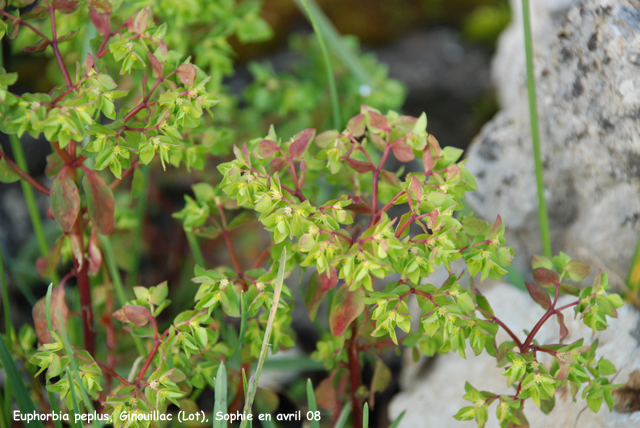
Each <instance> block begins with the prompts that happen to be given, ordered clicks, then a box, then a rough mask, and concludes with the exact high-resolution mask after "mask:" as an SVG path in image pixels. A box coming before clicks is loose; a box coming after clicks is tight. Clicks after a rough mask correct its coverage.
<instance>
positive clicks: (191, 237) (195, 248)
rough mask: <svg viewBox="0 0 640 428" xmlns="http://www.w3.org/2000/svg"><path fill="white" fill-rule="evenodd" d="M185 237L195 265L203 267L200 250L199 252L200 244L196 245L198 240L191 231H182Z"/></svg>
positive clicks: (202, 257)
mask: <svg viewBox="0 0 640 428" xmlns="http://www.w3.org/2000/svg"><path fill="white" fill-rule="evenodd" d="M184 233H185V234H186V235H187V241H188V242H189V248H191V253H192V254H193V258H194V260H195V262H196V264H197V265H199V266H201V267H205V266H206V265H205V263H204V256H203V255H202V250H200V244H199V243H198V238H197V237H196V235H194V234H193V232H191V231H186V230H185V231H184Z"/></svg>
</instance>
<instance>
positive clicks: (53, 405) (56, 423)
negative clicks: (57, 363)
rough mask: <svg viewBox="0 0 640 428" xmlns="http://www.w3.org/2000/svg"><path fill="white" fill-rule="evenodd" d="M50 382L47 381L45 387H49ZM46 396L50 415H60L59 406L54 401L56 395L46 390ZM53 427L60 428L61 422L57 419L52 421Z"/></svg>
mask: <svg viewBox="0 0 640 428" xmlns="http://www.w3.org/2000/svg"><path fill="white" fill-rule="evenodd" d="M49 384H50V382H49V380H47V385H49ZM47 396H48V397H49V406H50V407H51V413H52V414H54V415H55V414H60V406H58V401H57V400H56V395H55V394H54V393H53V392H51V391H49V390H47ZM53 426H54V427H55V428H62V422H60V420H59V419H54V421H53Z"/></svg>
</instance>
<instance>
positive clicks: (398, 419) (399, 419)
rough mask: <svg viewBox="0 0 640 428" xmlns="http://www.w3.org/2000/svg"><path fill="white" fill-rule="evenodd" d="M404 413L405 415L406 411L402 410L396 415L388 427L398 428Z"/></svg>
mask: <svg viewBox="0 0 640 428" xmlns="http://www.w3.org/2000/svg"><path fill="white" fill-rule="evenodd" d="M405 413H407V411H406V410H403V411H402V413H400V414H399V415H398V417H397V418H396V420H395V421H393V423H392V424H391V425H390V426H389V428H398V427H399V426H400V422H401V421H402V418H404V414H405Z"/></svg>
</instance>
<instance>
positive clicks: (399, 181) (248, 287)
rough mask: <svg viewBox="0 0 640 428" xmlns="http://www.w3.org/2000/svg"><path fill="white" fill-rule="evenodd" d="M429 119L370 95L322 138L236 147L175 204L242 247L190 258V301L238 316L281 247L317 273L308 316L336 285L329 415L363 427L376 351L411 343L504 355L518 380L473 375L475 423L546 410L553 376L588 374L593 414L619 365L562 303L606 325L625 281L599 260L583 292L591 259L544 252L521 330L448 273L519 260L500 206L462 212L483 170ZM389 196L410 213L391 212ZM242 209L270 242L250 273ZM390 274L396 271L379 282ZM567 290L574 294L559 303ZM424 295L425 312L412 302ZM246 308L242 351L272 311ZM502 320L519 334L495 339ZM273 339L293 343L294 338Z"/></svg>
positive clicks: (303, 135) (499, 268)
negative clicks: (471, 167)
mask: <svg viewBox="0 0 640 428" xmlns="http://www.w3.org/2000/svg"><path fill="white" fill-rule="evenodd" d="M426 125H427V121H426V116H425V115H424V114H423V115H422V116H421V117H420V118H415V117H409V116H403V115H399V114H397V113H395V112H392V111H391V112H389V113H387V114H386V115H383V114H381V113H380V112H379V111H378V110H376V109H374V108H371V107H368V106H363V107H362V111H361V113H360V114H359V115H357V116H355V117H353V118H352V119H351V120H349V122H348V125H347V127H346V129H345V130H344V131H342V132H338V131H335V130H334V131H326V132H322V133H320V134H319V135H317V136H316V135H315V130H313V129H307V130H304V131H301V132H300V133H298V134H296V135H295V136H294V137H293V138H292V139H291V140H289V141H281V140H280V139H278V137H277V135H276V133H275V131H274V130H273V129H271V130H270V132H269V134H268V135H267V136H266V137H265V138H264V139H256V140H253V141H250V142H248V143H246V144H243V146H242V148H237V147H234V153H235V157H236V159H235V160H233V161H231V162H228V163H225V164H222V165H220V166H219V167H218V169H219V170H220V172H221V173H222V175H223V179H222V181H221V183H220V184H219V185H218V186H217V187H216V188H214V187H212V186H211V185H208V184H205V183H200V184H197V185H196V186H194V193H195V199H192V198H190V197H187V205H186V207H185V208H184V209H183V210H182V211H180V212H179V213H177V214H176V217H178V218H181V219H182V220H183V222H184V225H185V228H186V229H187V230H190V231H194V232H195V233H199V234H201V235H202V236H206V237H209V238H213V237H216V236H218V235H222V236H223V237H224V239H225V241H226V243H227V245H228V246H229V252H230V254H231V257H232V260H233V265H234V267H233V269H232V268H226V267H221V268H218V269H215V270H209V271H204V270H203V269H202V268H200V267H197V268H196V275H197V277H196V278H195V279H194V281H195V282H198V283H202V284H203V285H201V287H200V290H199V291H198V295H197V296H196V301H197V302H198V303H197V306H196V309H200V308H209V309H208V310H209V312H210V310H211V308H213V307H216V306H218V305H220V307H221V308H222V310H223V311H224V312H225V313H226V314H227V315H228V316H231V317H238V316H239V314H240V310H239V308H240V306H241V304H240V302H241V299H242V298H243V297H242V296H243V295H244V298H247V301H248V302H251V305H252V308H253V305H256V306H257V305H260V304H261V302H264V301H267V302H268V301H269V299H270V295H269V292H270V290H271V287H272V284H273V279H274V274H273V272H266V271H264V270H263V269H258V268H259V267H260V266H261V264H262V263H263V262H264V259H266V258H268V257H269V254H271V255H272V256H273V257H274V259H277V257H278V256H279V254H280V252H281V251H282V248H283V247H286V249H287V254H288V255H289V259H288V262H287V270H291V269H292V268H294V267H297V266H300V267H301V268H311V270H312V271H313V273H312V275H311V278H310V279H309V282H308V284H307V286H306V289H305V295H304V300H305V302H306V306H307V310H308V312H309V316H310V318H311V319H312V320H313V319H314V318H315V317H316V314H317V310H318V306H319V305H320V303H321V302H322V301H323V300H324V299H325V297H327V296H331V297H330V298H329V300H330V302H329V304H330V315H329V319H328V325H329V328H328V331H326V332H325V333H324V335H323V338H322V340H321V341H320V342H319V343H318V345H317V351H316V352H315V353H314V355H313V356H314V358H316V359H318V360H321V361H322V362H323V363H324V365H325V367H326V369H327V370H328V371H329V376H328V378H327V379H326V380H325V381H323V382H322V383H321V384H320V385H319V387H318V388H317V390H316V393H317V394H318V395H319V399H320V401H321V402H323V403H324V404H325V405H326V406H327V407H329V408H332V409H333V413H332V419H333V420H334V421H335V420H336V418H337V417H338V412H339V411H340V406H337V405H336V402H337V403H338V404H339V403H343V402H348V401H350V402H351V403H352V409H353V412H354V419H353V426H354V427H360V426H362V423H363V422H362V415H363V413H362V409H363V400H367V397H368V402H369V403H370V405H373V399H374V394H375V393H376V392H378V391H381V390H384V389H385V388H386V384H387V383H388V381H389V370H388V369H387V368H386V367H385V365H384V363H383V361H382V355H383V354H384V352H385V351H386V350H388V349H389V348H396V347H398V346H399V345H400V344H401V345H402V346H404V347H407V348H413V350H414V355H417V354H418V353H422V354H424V355H427V356H432V355H434V354H435V353H447V352H449V351H454V352H458V353H459V354H460V355H461V356H462V357H465V352H466V349H467V346H470V347H471V349H472V350H473V352H474V353H475V354H476V355H478V354H480V353H482V352H483V351H486V352H487V353H488V354H489V355H491V356H494V357H495V358H496V359H497V362H498V365H499V366H504V365H505V364H509V366H508V368H507V369H506V370H505V376H506V377H507V386H510V387H513V388H515V390H512V391H511V392H505V391H508V390H505V391H503V392H502V393H501V394H500V393H493V392H486V391H478V390H476V389H474V388H473V387H472V386H471V385H469V384H467V387H466V389H467V394H466V395H465V398H466V399H468V400H470V401H472V402H473V405H472V406H470V407H465V408H463V409H462V410H461V411H460V412H459V413H458V414H457V415H456V418H458V419H462V420H471V419H475V420H476V421H477V423H478V425H479V426H484V424H485V423H486V421H487V412H488V410H487V408H488V406H489V405H490V404H492V403H498V406H497V417H498V419H499V421H500V423H501V426H504V427H506V426H510V424H521V423H523V422H524V415H523V413H522V409H523V406H524V403H525V401H526V400H527V399H529V398H531V399H532V400H533V401H534V403H535V404H536V405H538V406H540V407H541V408H542V409H543V410H544V411H550V410H551V408H552V407H553V403H554V401H553V397H554V394H555V391H556V389H557V388H558V387H559V386H561V385H565V384H567V383H569V384H570V386H571V391H572V393H573V395H574V396H575V395H576V394H578V393H579V392H580V390H581V389H582V387H583V386H584V389H582V396H583V397H586V399H587V403H588V405H589V407H590V408H591V409H592V410H593V411H597V410H598V409H599V407H600V405H601V403H602V401H603V399H604V400H605V401H606V402H607V405H608V406H609V408H611V406H612V405H613V401H612V396H611V390H612V388H613V386H612V385H610V384H609V381H608V379H607V378H606V376H608V375H611V374H613V373H615V368H614V367H613V365H612V364H611V363H610V362H609V361H607V360H604V359H600V360H597V361H596V359H595V350H596V347H597V342H595V343H594V344H592V345H586V344H584V343H583V340H579V341H577V342H574V343H571V344H565V343H563V341H564V339H565V338H566V336H567V334H568V330H567V328H566V326H565V324H564V315H563V311H565V310H568V309H570V308H573V309H574V311H575V313H576V315H580V316H581V317H582V319H583V320H584V322H585V324H586V325H588V326H589V327H591V328H592V329H593V330H594V332H595V331H596V330H602V329H604V328H606V326H607V323H606V317H607V316H608V317H615V316H616V308H619V307H620V306H621V305H622V301H621V300H620V298H619V296H618V295H616V294H609V295H606V294H605V290H607V289H608V288H609V285H608V283H607V275H606V274H603V273H601V272H599V273H598V275H597V276H596V280H595V283H594V285H593V286H592V287H586V288H583V289H582V290H581V289H579V288H578V287H576V286H574V285H570V284H567V283H565V281H566V280H571V281H574V282H579V281H581V280H583V279H584V278H585V277H586V276H587V275H588V274H589V272H590V268H589V267H588V266H587V265H585V264H584V263H582V262H579V261H574V260H571V259H570V258H569V256H567V255H566V254H563V253H561V254H560V255H559V256H558V257H555V258H554V259H553V260H550V259H548V258H545V257H542V256H537V257H534V258H533V269H534V277H535V279H536V283H527V288H528V290H529V292H530V294H531V296H532V297H533V299H534V300H535V301H536V302H537V303H538V304H540V305H541V306H542V307H543V308H544V309H546V313H545V314H544V316H542V318H541V319H540V321H539V322H538V323H537V324H536V325H534V326H531V330H530V332H529V333H528V334H527V335H526V337H524V338H521V337H519V335H518V334H516V333H515V332H513V331H512V330H510V329H509V327H508V326H506V325H505V324H504V323H503V322H502V321H501V320H500V319H498V318H497V317H495V316H494V313H493V310H492V308H491V306H490V305H489V302H488V301H487V300H486V298H485V297H484V296H483V295H482V294H481V293H480V292H479V291H478V289H477V288H476V287H475V286H474V283H473V280H470V281H468V283H469V285H468V286H465V285H464V284H463V282H462V281H463V279H464V276H465V272H464V271H463V272H461V273H454V272H453V271H452V266H451V263H452V262H455V261H458V260H461V261H463V262H464V263H465V264H466V268H467V271H468V273H469V275H470V277H471V278H473V277H475V276H476V275H477V274H480V280H481V281H483V280H485V279H486V278H491V279H500V278H501V277H502V275H503V274H504V273H505V272H506V271H505V270H504V267H506V266H508V265H509V264H510V263H511V259H512V250H511V248H509V247H505V246H504V242H505V241H504V237H503V233H504V229H505V227H504V224H503V222H502V220H501V218H500V217H498V218H497V219H496V220H495V221H494V222H493V223H492V224H488V223H486V222H485V221H483V220H480V219H478V218H476V217H474V216H472V215H468V214H467V215H465V214H462V209H463V206H462V198H463V196H464V194H465V192H467V191H471V190H475V189H476V184H475V181H474V178H473V177H472V176H471V174H470V173H469V172H468V171H467V170H466V169H465V166H464V164H465V161H464V160H463V161H459V158H460V156H461V154H462V151H461V150H459V149H456V148H453V147H444V148H441V147H440V145H439V144H438V141H437V140H436V139H435V138H434V136H433V135H429V134H428V133H427V132H426ZM391 154H393V155H394V156H395V158H396V159H397V160H399V161H400V162H404V163H406V162H411V161H413V160H414V158H416V157H418V158H419V159H421V161H422V165H423V168H422V170H421V171H420V172H411V173H408V174H406V175H403V174H402V172H401V171H398V172H393V171H390V170H386V169H385V164H386V161H387V159H388V158H389V155H391ZM326 186H333V189H334V192H335V195H333V196H334V197H333V198H332V199H330V198H331V197H326V196H325V197H324V198H323V197H322V196H321V195H322V194H323V193H322V189H323V188H325V187H326ZM327 199H328V200H327ZM234 205H237V207H238V208H242V209H243V211H242V213H241V214H238V215H237V216H236V217H235V218H234V219H233V220H232V221H231V222H229V221H228V220H227V216H228V215H229V214H228V213H227V212H226V210H225V207H233V206H234ZM394 206H397V207H399V208H400V210H401V211H402V215H398V216H395V215H394V216H390V215H389V214H388V212H389V211H390V210H391V209H392V208H393V207H394ZM395 209H396V211H397V210H398V208H395ZM252 213H254V214H252ZM248 216H255V217H257V219H258V221H259V222H260V223H262V225H263V226H264V228H265V229H266V230H267V231H269V232H270V233H271V237H272V244H271V245H272V246H271V247H270V248H267V250H265V253H263V255H262V256H261V257H260V259H259V260H258V261H257V262H256V263H255V268H254V269H253V270H250V271H243V270H242V269H241V263H240V261H239V260H238V257H237V255H236V252H235V251H234V248H233V243H232V239H230V234H229V232H230V231H231V230H232V229H235V228H236V227H238V226H240V225H241V224H242V223H245V222H246V221H247V220H248V218H249V217H248ZM440 266H444V267H445V268H446V269H447V271H448V272H449V277H448V279H447V280H446V281H445V282H444V283H443V284H441V285H434V284H430V283H429V276H430V274H432V273H434V272H435V271H436V269H437V268H438V267H440ZM392 275H393V276H396V277H399V279H398V280H393V281H391V282H387V283H380V284H376V281H374V278H380V279H389V278H390V277H391V276H392ZM465 282H466V281H465ZM549 293H551V295H552V296H553V298H552V297H550V295H549ZM561 294H570V295H574V296H577V297H578V298H577V300H575V301H574V302H572V303H569V304H566V305H564V306H559V305H558V298H559V296H560V295H561ZM286 297H287V298H288V299H289V301H287V305H286V310H283V311H282V312H280V313H279V318H278V323H279V327H280V331H281V333H282V334H284V335H288V334H289V332H290V329H289V328H286V327H288V326H289V325H290V323H291V315H290V314H291V311H290V308H291V304H292V302H291V296H290V295H289V296H286ZM414 298H415V299H416V301H417V304H418V306H419V307H420V310H421V311H420V313H419V314H418V313H413V314H412V313H411V312H410V310H409V300H410V299H414ZM554 316H555V318H556V319H557V321H558V323H559V325H560V334H559V340H558V341H557V342H556V343H551V344H540V343H538V342H537V341H536V340H535V338H536V334H537V333H538V331H539V330H540V327H541V326H542V325H543V324H544V323H545V322H547V321H548V320H550V319H551V318H553V317H554ZM249 319H250V321H249V324H247V334H246V335H245V342H246V343H245V344H246V345H251V346H250V349H251V352H250V353H249V354H250V355H246V354H245V355H244V357H245V358H246V361H247V362H249V361H250V359H251V358H255V357H256V356H257V351H258V348H257V347H256V346H254V345H255V344H256V343H258V342H259V340H258V339H254V336H259V332H260V331H261V329H260V324H261V322H263V321H262V320H260V319H256V318H254V313H253V312H251V313H249ZM500 328H502V329H504V330H505V331H506V333H508V335H509V336H510V339H511V340H509V341H506V342H503V343H496V333H497V331H498V330H499V329H500ZM398 329H399V330H398ZM398 331H402V332H403V333H402V337H398V336H397V333H398ZM287 337H288V336H287ZM274 345H275V346H274V349H277V348H278V346H280V347H281V348H284V347H286V346H287V342H286V341H280V342H278V343H274ZM364 354H369V355H370V356H373V358H374V360H375V367H374V376H373V379H372V382H371V385H369V386H368V387H367V386H363V385H362V364H363V361H364V359H363V355H364ZM542 354H549V355H550V356H551V357H552V364H551V365H545V364H543V363H542V362H541V361H540V360H539V356H540V355H542Z"/></svg>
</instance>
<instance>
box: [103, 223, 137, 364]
mask: <svg viewBox="0 0 640 428" xmlns="http://www.w3.org/2000/svg"><path fill="white" fill-rule="evenodd" d="M98 236H99V237H100V246H101V247H102V251H103V253H104V259H105V262H106V263H107V269H108V270H109V275H111V282H112V283H113V288H114V289H115V290H116V297H117V298H118V303H120V306H124V305H126V304H127V297H126V296H125V294H124V287H123V286H122V278H121V277H120V272H119V271H118V266H117V265H116V257H115V255H114V253H113V246H112V245H111V240H110V239H109V237H108V236H104V235H100V234H98ZM133 341H134V343H135V345H136V349H137V350H138V354H140V355H147V351H146V350H145V348H144V345H143V344H142V339H140V338H139V337H137V336H133Z"/></svg>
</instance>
